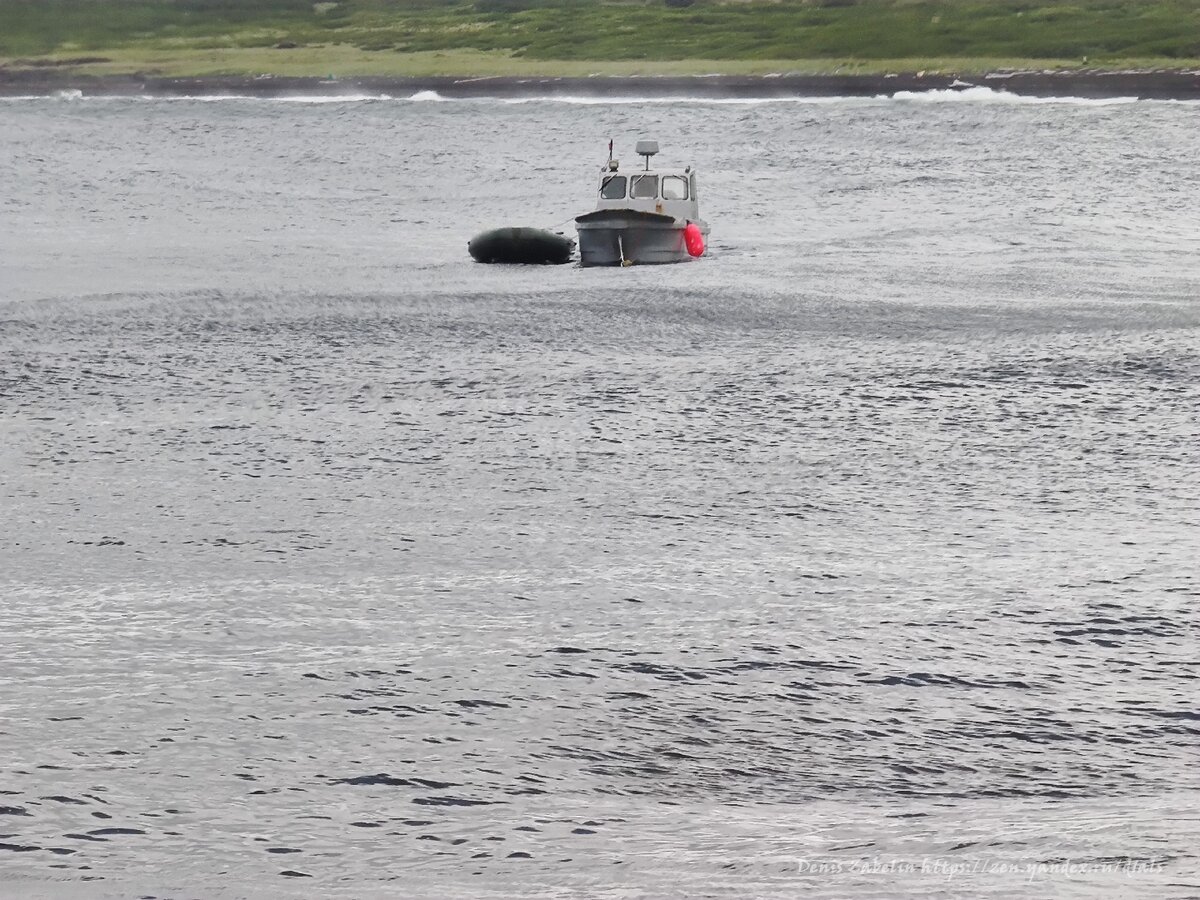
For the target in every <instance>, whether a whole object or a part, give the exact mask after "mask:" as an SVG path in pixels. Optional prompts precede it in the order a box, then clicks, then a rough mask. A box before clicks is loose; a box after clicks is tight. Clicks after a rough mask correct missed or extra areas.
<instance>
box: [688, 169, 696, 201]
mask: <svg viewBox="0 0 1200 900" xmlns="http://www.w3.org/2000/svg"><path fill="white" fill-rule="evenodd" d="M688 182H689V183H690V184H691V186H692V200H693V202H695V201H696V200H697V199H698V198H697V196H696V173H695V172H693V173H692V174H691V175H690V176H689V177H688Z"/></svg>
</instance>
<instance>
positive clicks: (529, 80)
mask: <svg viewBox="0 0 1200 900" xmlns="http://www.w3.org/2000/svg"><path fill="white" fill-rule="evenodd" d="M975 86H981V87H987V88H991V89H993V90H999V91H1009V92H1012V93H1014V94H1022V95H1026V96H1034V97H1066V96H1069V97H1088V98H1106V97H1137V98H1139V99H1144V100H1189V99H1197V98H1200V71H1195V70H1153V71H1104V70H1072V71H1002V72H991V73H987V74H984V75H971V76H959V75H956V74H945V73H937V74H934V73H924V72H900V73H895V74H883V75H878V74H872V75H838V74H827V75H824V74H823V75H796V74H780V75H695V76H629V77H613V76H595V77H590V78H559V77H511V76H492V77H444V76H443V77H379V76H364V77H346V78H337V79H322V78H312V77H309V78H302V77H288V76H274V75H258V76H235V75H228V76H227V75H206V76H201V77H195V78H164V77H159V76H154V75H144V74H129V75H103V76H95V75H81V74H78V73H76V72H74V71H72V67H71V66H70V65H61V66H46V65H43V66H35V67H12V66H8V67H5V66H0V96H10V97H11V96H28V95H46V94H52V93H54V92H55V91H62V90H79V91H82V92H83V93H84V94H88V95H108V96H138V95H145V96H156V95H161V96H206V95H207V96H211V95H217V94H240V95H250V96H261V97H276V96H288V95H311V94H322V95H327V94H330V93H339V92H344V93H358V92H370V93H385V94H391V95H399V94H405V93H415V92H417V91H437V92H438V93H439V94H441V95H443V96H446V97H528V96H554V95H560V96H561V95H584V96H588V95H592V96H614V95H629V96H647V95H650V96H658V97H706V98H722V97H739V98H749V97H763V98H770V97H789V96H829V97H831V96H842V97H856V96H867V97H870V96H878V95H891V94H895V93H897V92H900V91H932V90H948V89H951V90H960V89H966V88H969V87H975Z"/></svg>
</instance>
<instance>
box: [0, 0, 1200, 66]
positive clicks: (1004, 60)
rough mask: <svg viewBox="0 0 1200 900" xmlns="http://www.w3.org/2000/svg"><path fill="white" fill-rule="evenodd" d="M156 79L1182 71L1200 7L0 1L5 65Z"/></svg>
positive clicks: (795, 1) (1182, 1) (1167, 2)
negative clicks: (66, 66) (73, 63)
mask: <svg viewBox="0 0 1200 900" xmlns="http://www.w3.org/2000/svg"><path fill="white" fill-rule="evenodd" d="M80 57H85V58H87V57H90V58H93V59H94V58H95V57H103V58H104V59H105V60H107V61H105V62H95V61H93V62H89V63H84V64H80V65H78V66H77V67H74V68H73V69H72V70H73V71H81V72H86V73H88V74H116V73H126V72H145V73H150V72H153V73H157V74H162V75H178V76H183V75H204V74H230V75H242V74H262V73H272V74H279V75H327V74H333V75H338V76H350V75H534V74H545V75H588V74H701V73H725V74H765V73H769V72H784V71H792V72H806V73H817V72H832V71H842V72H859V73H873V72H882V71H900V70H911V71H916V70H921V69H925V70H929V71H954V72H963V73H972V72H980V71H985V70H989V69H996V68H1033V67H1038V68H1070V67H1082V66H1085V65H1086V66H1087V67H1089V68H1135V67H1136V68H1184V67H1192V66H1196V65H1197V64H1198V60H1200V0H1074V2H1071V0H741V2H718V0H697V2H695V3H694V5H692V6H690V7H686V8H670V7H667V6H666V5H665V4H664V3H663V2H662V0H656V2H651V0H556V2H551V0H341V2H336V3H334V2H317V3H312V2H309V0H253V2H249V0H0V63H7V64H8V65H9V66H24V65H29V64H30V62H31V61H35V62H42V63H44V62H46V61H59V62H61V61H63V60H70V59H73V58H80Z"/></svg>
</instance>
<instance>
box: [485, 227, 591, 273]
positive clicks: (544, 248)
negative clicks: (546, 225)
mask: <svg viewBox="0 0 1200 900" xmlns="http://www.w3.org/2000/svg"><path fill="white" fill-rule="evenodd" d="M574 251H575V242H574V241H573V240H571V238H569V237H564V236H563V235H561V234H556V233H554V232H552V231H546V230H545V229H542V228H524V227H510V228H493V229H491V230H489V231H483V232H480V233H479V234H477V235H475V237H473V238H471V240H469V241H467V252H468V253H470V254H471V257H472V258H473V259H475V260H476V261H477V262H482V263H526V264H533V265H559V264H562V263H565V262H570V261H571V254H572V253H574Z"/></svg>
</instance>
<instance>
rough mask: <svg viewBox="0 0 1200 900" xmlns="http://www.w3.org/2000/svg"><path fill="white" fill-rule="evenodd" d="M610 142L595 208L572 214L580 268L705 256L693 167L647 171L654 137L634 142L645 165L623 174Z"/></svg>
mask: <svg viewBox="0 0 1200 900" xmlns="http://www.w3.org/2000/svg"><path fill="white" fill-rule="evenodd" d="M612 146H613V145H612V141H609V143H608V162H607V163H606V164H605V165H604V166H603V167H602V168H601V170H600V186H599V190H598V196H597V200H596V209H595V210H594V211H592V212H590V213H585V214H583V215H582V216H577V217H576V218H575V228H576V230H577V231H578V232H579V261H580V265H583V266H618V265H620V266H631V265H635V264H636V265H647V264H658V263H677V262H687V261H688V260H690V259H695V258H696V257H699V256H703V255H704V253H705V250H706V247H707V244H708V224H707V223H706V222H705V221H704V220H703V219H701V218H700V206H699V203H698V201H697V196H696V170H695V169H694V168H692V167H691V166H687V167H685V168H683V169H681V170H674V169H671V170H667V169H655V170H653V171H652V170H651V169H650V159H651V157H653V156H654V155H655V154H657V153H658V142H657V141H638V142H637V146H636V148H635V149H636V152H637V154H638V155H639V156H641V157H643V158H644V159H645V163H646V164H645V166H644V167H643V168H642V169H640V170H638V171H634V172H628V173H626V172H622V171H621V167H620V163H619V161H617V160H615V159H613V156H612Z"/></svg>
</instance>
